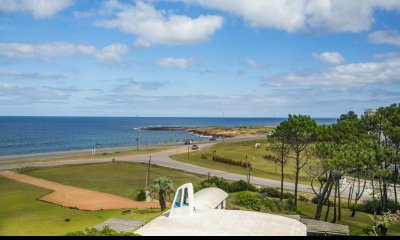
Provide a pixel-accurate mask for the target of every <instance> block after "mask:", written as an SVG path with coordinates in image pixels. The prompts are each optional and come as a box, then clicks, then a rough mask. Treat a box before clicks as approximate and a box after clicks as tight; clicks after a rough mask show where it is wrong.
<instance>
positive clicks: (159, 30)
mask: <svg viewBox="0 0 400 240" xmlns="http://www.w3.org/2000/svg"><path fill="white" fill-rule="evenodd" d="M104 7H105V8H106V10H103V12H109V13H110V12H113V11H115V14H113V17H112V19H101V20H98V21H96V22H95V25H96V26H99V27H103V28H117V29H119V30H121V31H122V32H125V33H129V34H133V35H135V36H137V39H136V41H135V42H134V44H135V46H139V47H150V46H151V45H154V44H161V45H183V44H194V43H200V42H204V41H207V40H208V39H209V38H210V37H211V36H212V35H213V34H214V33H215V32H216V31H217V30H218V29H220V28H221V27H222V25H223V18H222V17H220V16H210V15H206V16H203V15H201V16H199V17H198V18H190V17H187V16H183V15H174V14H171V13H169V12H167V11H162V10H160V11H158V10H156V9H155V8H154V7H153V6H152V5H149V4H146V3H144V2H141V1H137V2H136V5H135V6H133V5H131V4H122V3H120V2H118V1H116V0H114V1H108V2H107V4H105V5H104Z"/></svg>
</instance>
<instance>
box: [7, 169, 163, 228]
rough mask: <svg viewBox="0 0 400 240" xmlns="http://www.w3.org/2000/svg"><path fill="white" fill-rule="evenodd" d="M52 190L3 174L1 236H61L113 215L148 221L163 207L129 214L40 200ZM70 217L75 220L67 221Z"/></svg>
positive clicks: (157, 214)
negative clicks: (79, 207) (83, 209)
mask: <svg viewBox="0 0 400 240" xmlns="http://www.w3.org/2000/svg"><path fill="white" fill-rule="evenodd" d="M49 192H50V191H49V190H48V189H43V188H39V187H35V186H32V185H28V184H24V183H20V182H16V181H12V180H9V179H6V178H3V177H0V193H1V194H0V203H1V207H0V236H43V235H44V236H60V235H65V234H66V233H68V232H72V231H78V230H84V229H85V228H90V227H94V226H96V225H97V224H100V223H102V222H104V221H106V220H108V219H110V218H111V217H118V218H133V219H139V220H144V221H146V222H147V221H150V220H152V219H154V218H155V217H157V216H159V215H160V212H159V210H135V209H133V210H132V213H131V214H127V215H122V213H121V210H108V211H95V212H88V211H79V210H74V209H69V208H63V207H59V206H55V205H52V204H49V203H45V202H42V201H39V200H37V199H38V198H40V197H41V196H43V195H45V194H48V193H49ZM66 218H70V219H72V221H70V222H66V221H65V219H66Z"/></svg>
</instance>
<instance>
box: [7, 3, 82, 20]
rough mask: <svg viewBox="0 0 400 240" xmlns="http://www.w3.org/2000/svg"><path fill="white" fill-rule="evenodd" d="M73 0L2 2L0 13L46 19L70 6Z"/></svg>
mask: <svg viewBox="0 0 400 240" xmlns="http://www.w3.org/2000/svg"><path fill="white" fill-rule="evenodd" d="M74 2H75V0H2V1H1V4H0V11H2V12H31V13H32V14H33V16H34V17H36V18H47V17H52V16H54V15H56V14H57V13H58V12H60V11H62V10H64V9H66V8H67V7H69V6H71V5H72V4H73V3H74Z"/></svg>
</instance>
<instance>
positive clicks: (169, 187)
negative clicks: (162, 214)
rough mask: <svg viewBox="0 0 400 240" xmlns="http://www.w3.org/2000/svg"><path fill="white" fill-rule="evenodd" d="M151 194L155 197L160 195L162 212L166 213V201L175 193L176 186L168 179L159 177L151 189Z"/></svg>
mask: <svg viewBox="0 0 400 240" xmlns="http://www.w3.org/2000/svg"><path fill="white" fill-rule="evenodd" d="M150 193H151V194H152V195H153V196H156V195H158V200H159V202H160V207H161V211H164V210H165V209H166V208H167V205H166V202H165V199H166V197H170V196H171V194H172V193H174V185H173V183H172V181H171V180H169V179H168V178H166V177H159V178H157V179H156V180H154V182H153V185H152V186H151V187H150Z"/></svg>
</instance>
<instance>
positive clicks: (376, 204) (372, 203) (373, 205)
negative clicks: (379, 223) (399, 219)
mask: <svg viewBox="0 0 400 240" xmlns="http://www.w3.org/2000/svg"><path fill="white" fill-rule="evenodd" d="M387 206H388V209H389V210H390V211H392V212H396V211H397V210H399V209H400V204H397V205H396V203H395V201H394V200H392V199H388V202H387ZM357 211H360V212H366V213H370V214H374V212H376V213H377V214H378V215H381V214H382V206H381V201H379V200H378V199H372V200H366V201H365V202H363V203H360V204H358V205H357Z"/></svg>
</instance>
